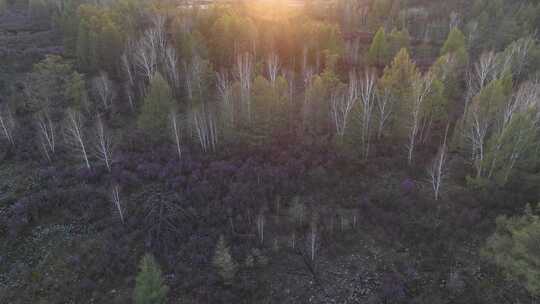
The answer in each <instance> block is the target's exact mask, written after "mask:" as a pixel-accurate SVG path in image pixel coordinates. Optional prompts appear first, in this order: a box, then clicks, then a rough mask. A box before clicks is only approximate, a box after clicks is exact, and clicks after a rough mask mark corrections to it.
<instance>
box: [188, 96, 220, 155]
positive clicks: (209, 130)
mask: <svg viewBox="0 0 540 304" xmlns="http://www.w3.org/2000/svg"><path fill="white" fill-rule="evenodd" d="M192 122H193V127H194V129H195V131H196V133H197V139H198V141H199V144H200V146H201V149H202V151H203V152H210V151H212V152H213V151H216V148H217V144H218V129H217V123H216V119H215V115H214V114H213V113H212V112H211V111H209V109H208V108H207V106H206V105H203V106H202V107H201V108H199V109H194V110H193V111H192Z"/></svg>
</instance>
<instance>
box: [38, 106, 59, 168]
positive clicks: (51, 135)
mask: <svg viewBox="0 0 540 304" xmlns="http://www.w3.org/2000/svg"><path fill="white" fill-rule="evenodd" d="M36 121H37V122H36V125H37V130H38V140H39V146H40V147H41V149H42V151H43V154H45V157H46V158H47V160H48V161H49V162H50V161H52V156H53V155H54V153H55V152H56V127H55V125H54V123H53V122H52V120H51V118H50V116H49V114H48V113H47V112H44V113H40V114H38V115H37V117H36Z"/></svg>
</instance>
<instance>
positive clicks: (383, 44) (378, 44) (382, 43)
mask: <svg viewBox="0 0 540 304" xmlns="http://www.w3.org/2000/svg"><path fill="white" fill-rule="evenodd" d="M388 53H389V48H388V41H387V40H386V33H385V32H384V28H382V27H381V28H379V30H378V31H377V33H376V34H375V37H374V38H373V42H372V43H371V46H370V47H369V50H368V60H369V63H370V64H372V65H378V66H384V65H386V63H387V61H388Z"/></svg>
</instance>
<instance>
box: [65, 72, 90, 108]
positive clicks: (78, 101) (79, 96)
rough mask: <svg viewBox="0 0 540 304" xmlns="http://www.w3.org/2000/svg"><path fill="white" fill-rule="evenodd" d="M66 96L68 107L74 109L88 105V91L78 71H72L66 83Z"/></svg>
mask: <svg viewBox="0 0 540 304" xmlns="http://www.w3.org/2000/svg"><path fill="white" fill-rule="evenodd" d="M66 97H67V98H68V103H69V107H70V108H73V109H75V110H78V111H80V110H82V109H83V108H84V107H86V106H88V105H87V104H86V103H87V101H88V91H87V90H86V81H85V80H84V76H83V75H82V74H80V73H77V72H73V74H72V75H71V77H70V78H69V79H68V81H67V84H66Z"/></svg>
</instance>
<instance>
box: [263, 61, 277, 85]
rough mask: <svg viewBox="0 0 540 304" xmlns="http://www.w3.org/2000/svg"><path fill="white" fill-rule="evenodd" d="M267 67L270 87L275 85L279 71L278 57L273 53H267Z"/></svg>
mask: <svg viewBox="0 0 540 304" xmlns="http://www.w3.org/2000/svg"><path fill="white" fill-rule="evenodd" d="M266 66H267V69H268V79H269V80H270V84H271V85H272V87H275V86H276V79H277V76H278V73H279V57H278V55H277V54H275V53H271V54H270V55H268V60H267V62H266Z"/></svg>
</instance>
